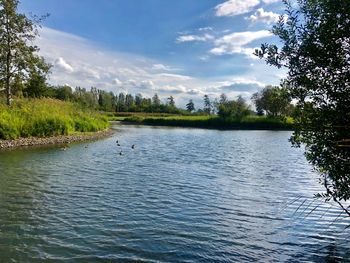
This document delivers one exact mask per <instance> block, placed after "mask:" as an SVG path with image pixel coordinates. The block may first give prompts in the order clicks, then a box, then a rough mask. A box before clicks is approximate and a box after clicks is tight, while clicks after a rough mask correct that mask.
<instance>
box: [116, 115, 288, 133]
mask: <svg viewBox="0 0 350 263" xmlns="http://www.w3.org/2000/svg"><path fill="white" fill-rule="evenodd" d="M117 118H119V120H120V121H123V122H128V123H135V124H143V125H156V126H176V127H193V128H209V129H228V130H229V129H232V130H234V129H242V130H292V129H293V121H292V119H291V118H285V119H279V118H268V117H259V116H248V117H245V118H243V119H232V118H228V119H222V118H219V117H216V116H180V115H177V116H174V115H173V116H147V115H134V116H129V117H120V116H119V117H118V116H117Z"/></svg>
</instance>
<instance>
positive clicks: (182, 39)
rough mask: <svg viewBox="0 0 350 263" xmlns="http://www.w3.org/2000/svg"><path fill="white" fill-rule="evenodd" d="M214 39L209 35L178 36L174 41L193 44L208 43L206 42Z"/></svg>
mask: <svg viewBox="0 0 350 263" xmlns="http://www.w3.org/2000/svg"><path fill="white" fill-rule="evenodd" d="M212 39H214V37H213V36H212V35H210V34H204V35H182V36H179V37H178V38H177V39H176V41H177V42H180V43H182V42H193V41H202V42H205V41H208V40H212Z"/></svg>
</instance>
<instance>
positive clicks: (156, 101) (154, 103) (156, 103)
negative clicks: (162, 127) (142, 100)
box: [152, 93, 160, 107]
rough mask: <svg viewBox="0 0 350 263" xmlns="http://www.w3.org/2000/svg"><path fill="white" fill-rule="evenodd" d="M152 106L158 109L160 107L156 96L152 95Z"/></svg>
mask: <svg viewBox="0 0 350 263" xmlns="http://www.w3.org/2000/svg"><path fill="white" fill-rule="evenodd" d="M152 104H153V106H155V107H158V106H159V105H160V99H159V97H158V94H157V93H156V94H154V95H153V97H152Z"/></svg>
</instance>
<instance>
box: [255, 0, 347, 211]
mask: <svg viewBox="0 0 350 263" xmlns="http://www.w3.org/2000/svg"><path fill="white" fill-rule="evenodd" d="M284 2H285V4H286V8H287V10H286V11H287V15H288V19H285V18H281V19H280V21H279V22H278V23H277V24H276V25H275V26H274V28H273V30H272V32H273V33H274V34H275V35H276V36H278V37H279V38H280V39H281V40H282V43H283V46H282V48H281V49H279V48H278V47H277V46H276V45H271V44H263V45H262V47H261V50H257V52H256V54H257V55H258V56H260V57H261V58H263V57H264V58H265V59H266V61H267V63H269V64H271V65H274V66H277V67H286V68H288V70H289V71H288V77H287V80H286V83H287V84H288V86H289V90H290V92H291V95H292V97H293V98H294V99H295V100H297V105H296V113H295V124H296V125H295V128H296V130H295V132H294V135H293V137H292V142H293V144H294V145H296V146H300V144H301V143H304V144H305V145H306V156H307V159H308V160H309V161H310V162H311V163H312V164H313V165H314V166H315V167H316V168H317V169H318V170H319V171H320V172H321V173H322V175H323V183H324V185H325V187H326V189H327V192H326V194H325V196H326V197H327V198H333V199H334V200H336V201H338V202H339V201H342V200H349V199H350V147H349V146H350V145H349V141H350V96H349V94H350V74H349V72H350V56H349V54H350V35H349V32H350V1H348V0H312V1H311V0H309V1H307V0H299V1H298V6H295V5H292V4H291V3H290V2H289V1H284ZM285 20H286V21H285ZM348 214H349V215H350V213H349V212H348Z"/></svg>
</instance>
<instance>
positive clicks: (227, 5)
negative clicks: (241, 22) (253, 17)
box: [215, 0, 260, 16]
mask: <svg viewBox="0 0 350 263" xmlns="http://www.w3.org/2000/svg"><path fill="white" fill-rule="evenodd" d="M259 3H260V0H228V1H226V2H224V3H222V4H219V5H217V6H216V7H215V10H216V15H217V16H236V15H241V14H245V13H248V12H250V11H251V10H252V9H253V8H254V7H255V6H257V5H258V4H259Z"/></svg>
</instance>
